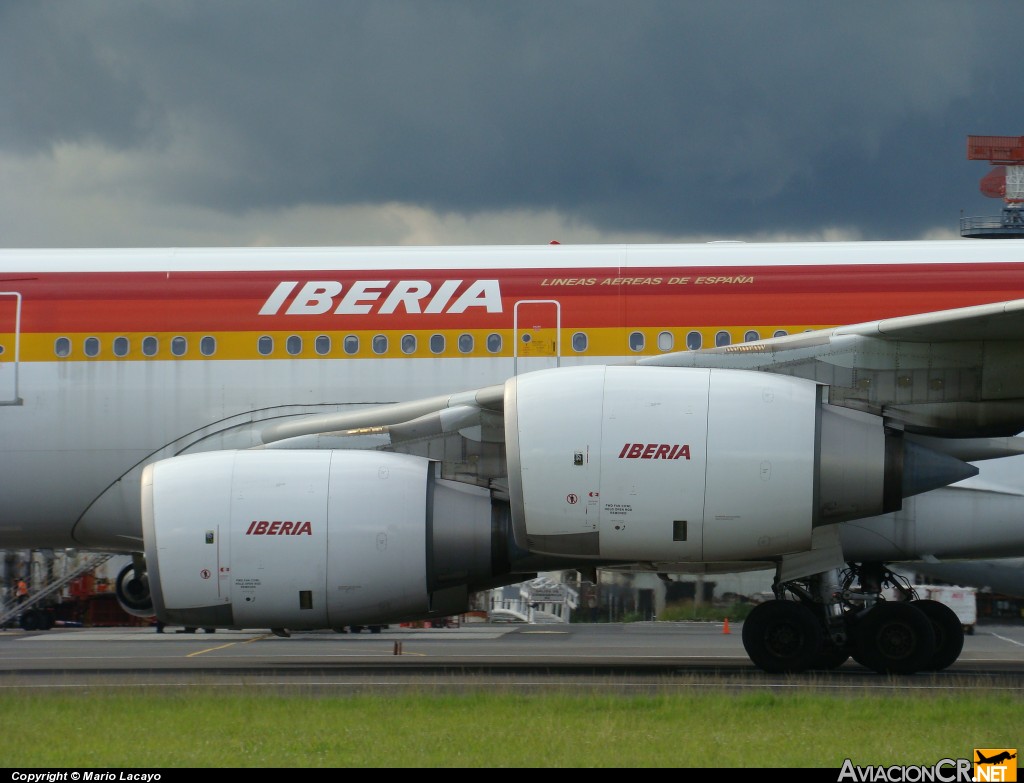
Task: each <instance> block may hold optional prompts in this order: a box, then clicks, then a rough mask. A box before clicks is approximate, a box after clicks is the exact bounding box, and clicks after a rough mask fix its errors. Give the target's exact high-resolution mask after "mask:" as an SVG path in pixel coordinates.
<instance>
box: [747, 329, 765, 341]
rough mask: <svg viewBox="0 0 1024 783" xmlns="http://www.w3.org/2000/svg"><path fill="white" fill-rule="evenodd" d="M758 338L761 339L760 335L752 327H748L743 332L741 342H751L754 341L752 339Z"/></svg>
mask: <svg viewBox="0 0 1024 783" xmlns="http://www.w3.org/2000/svg"><path fill="white" fill-rule="evenodd" d="M760 339H761V335H759V334H758V333H757V332H756V331H755V330H753V329H748V330H747V331H746V332H744V333H743V342H745V343H752V342H754V340H760Z"/></svg>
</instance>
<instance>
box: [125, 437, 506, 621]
mask: <svg viewBox="0 0 1024 783" xmlns="http://www.w3.org/2000/svg"><path fill="white" fill-rule="evenodd" d="M435 468H436V465H435V463H431V462H430V461H428V460H426V459H423V458H420V457H413V456H409V455H404V454H392V453H387V452H376V451H370V452H366V451H293V452H277V451H218V452H210V453H204V454H194V455H186V456H181V457H174V458H172V459H168V460H164V461H161V462H157V463H154V464H153V465H150V466H148V467H147V468H146V470H145V471H144V474H143V480H142V513H143V532H144V536H145V542H146V562H147V564H148V573H149V582H150V587H151V590H152V596H153V603H154V606H155V608H156V615H157V617H158V618H159V619H160V620H162V621H163V622H165V623H169V624H180V625H186V626H193V627H229V628H254V627H257V628H259V627H270V628H289V629H296V630H298V629H315V628H338V627H342V626H346V625H371V624H384V623H392V622H399V621H402V620H405V619H408V618H426V617H431V616H438V617H446V616H449V615H452V614H457V613H459V612H462V611H465V610H466V609H467V606H468V596H469V594H470V593H471V592H478V591H480V590H484V589H488V588H490V587H493V586H495V585H497V584H504V583H505V582H502V581H500V580H495V579H494V575H495V574H496V573H505V574H507V573H508V570H509V569H508V567H507V565H506V564H505V563H504V558H505V556H506V555H507V547H505V548H502V547H501V546H497V545H496V544H495V542H500V541H501V540H502V534H501V528H502V524H501V521H502V514H501V512H500V508H498V509H497V510H495V511H492V504H491V500H490V497H489V495H488V493H487V491H485V490H482V489H479V488H476V487H473V486H468V485H465V484H459V483H455V482H451V481H444V480H441V479H438V478H436V476H435ZM505 517H506V518H507V515H505ZM492 527H493V528H494V530H493V531H492ZM505 527H506V529H507V524H506V525H505ZM506 581H507V580H506ZM514 581H518V580H514Z"/></svg>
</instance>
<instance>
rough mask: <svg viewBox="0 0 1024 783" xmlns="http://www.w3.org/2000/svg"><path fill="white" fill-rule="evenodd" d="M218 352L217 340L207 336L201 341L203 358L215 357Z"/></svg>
mask: <svg viewBox="0 0 1024 783" xmlns="http://www.w3.org/2000/svg"><path fill="white" fill-rule="evenodd" d="M216 352H217V338H216V337H212V336H211V335H206V336H205V337H203V339H202V340H200V341H199V353H201V354H202V355H203V356H213V355H214V354H215V353H216Z"/></svg>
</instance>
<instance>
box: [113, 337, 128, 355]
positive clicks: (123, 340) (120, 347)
mask: <svg viewBox="0 0 1024 783" xmlns="http://www.w3.org/2000/svg"><path fill="white" fill-rule="evenodd" d="M128 348H129V346H128V338H127V337H115V338H114V356H127V355H128Z"/></svg>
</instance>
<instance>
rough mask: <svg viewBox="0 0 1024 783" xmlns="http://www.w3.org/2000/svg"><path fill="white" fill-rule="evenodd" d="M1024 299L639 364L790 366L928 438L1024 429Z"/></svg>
mask: <svg viewBox="0 0 1024 783" xmlns="http://www.w3.org/2000/svg"><path fill="white" fill-rule="evenodd" d="M1022 359H1024V300H1019V299H1018V300H1014V301H1008V302H1000V303H996V304H989V305H979V306H976V307H964V308H958V309H954V310H944V311H938V312H931V313H922V314H919V315H908V316H903V317H899V318H886V319H882V320H879V321H871V322H868V323H862V324H853V325H849V326H840V327H835V328H831V329H822V330H819V331H812V332H805V333H802V334H795V335H788V336H784V337H777V338H771V339H766V340H758V341H756V342H750V343H742V344H738V345H730V346H726V347H722V348H713V349H708V350H703V351H688V352H681V353H672V354H666V355H664V356H655V357H647V358H643V359H640V360H638V362H637V364H640V365H646V366H663V367H704V368H728V369H741V370H752V371H758V372H770V373H782V374H785V375H791V376H795V377H800V378H807V379H810V380H814V381H817V382H820V383H822V384H825V385H827V386H828V387H829V397H828V401H829V402H830V403H831V404H833V405H840V406H843V407H848V408H853V409H856V410H861V411H865V412H869V413H872V414H875V415H880V416H884V417H885V419H886V423H887V424H889V425H890V426H894V427H897V428H900V429H903V430H905V431H907V432H911V433H918V434H920V435H925V436H939V437H954V438H976V437H1007V436H1012V435H1016V434H1017V433H1019V432H1021V431H1022V430H1024V362H1022Z"/></svg>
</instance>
